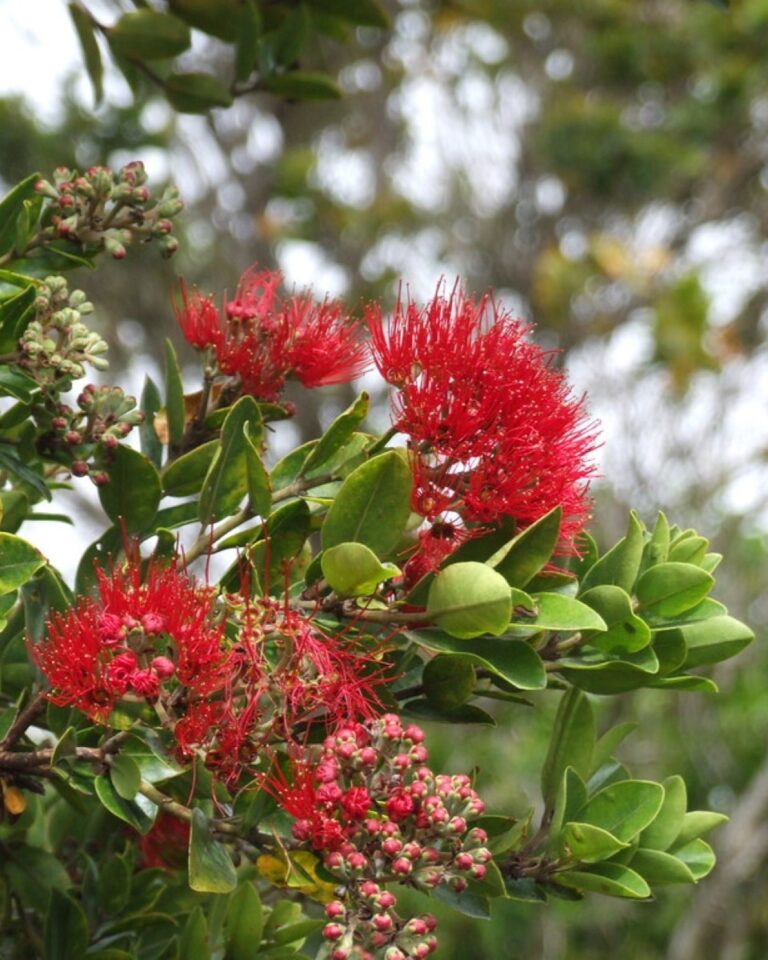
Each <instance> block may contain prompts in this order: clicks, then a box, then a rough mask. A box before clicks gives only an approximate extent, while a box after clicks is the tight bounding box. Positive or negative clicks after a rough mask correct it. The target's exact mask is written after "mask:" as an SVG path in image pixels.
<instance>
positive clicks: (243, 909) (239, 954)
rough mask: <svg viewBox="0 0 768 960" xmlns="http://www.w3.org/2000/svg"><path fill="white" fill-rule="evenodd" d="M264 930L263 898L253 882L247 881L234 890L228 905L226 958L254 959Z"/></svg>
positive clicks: (227, 959) (225, 925) (226, 959)
mask: <svg viewBox="0 0 768 960" xmlns="http://www.w3.org/2000/svg"><path fill="white" fill-rule="evenodd" d="M263 930H264V911H263V910H262V906H261V899H260V898H259V894H258V892H257V891H256V888H255V887H254V886H253V884H252V883H249V882H247V881H246V882H245V883H242V884H240V886H239V887H238V888H237V890H236V891H235V892H234V894H233V895H232V898H231V900H230V901H229V906H228V907H227V916H226V919H225V920H224V940H225V943H226V953H225V955H224V960H252V958H253V956H254V949H257V945H258V944H259V943H260V942H261V935H262V932H263Z"/></svg>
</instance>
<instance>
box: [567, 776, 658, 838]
mask: <svg viewBox="0 0 768 960" xmlns="http://www.w3.org/2000/svg"><path fill="white" fill-rule="evenodd" d="M663 802H664V788H663V787H662V785H661V784H660V783H652V782H651V781H650V780H621V781H619V782H618V783H612V784H611V785H610V786H607V787H604V788H603V789H602V790H600V791H599V792H598V793H596V794H595V795H594V796H593V797H592V798H591V799H590V800H589V801H588V802H587V804H586V806H584V807H582V809H581V810H580V811H579V813H578V817H579V820H580V821H583V822H584V823H592V824H594V825H595V826H597V827H602V828H603V830H607V831H608V832H609V833H612V834H613V835H614V836H615V837H617V838H618V839H619V840H624V841H630V840H632V839H633V838H634V837H636V836H637V835H638V834H639V833H640V831H641V830H644V829H645V828H646V827H647V826H648V824H649V823H651V822H652V821H653V819H654V817H655V816H656V815H657V813H658V812H659V810H660V809H661V805H662V803H663Z"/></svg>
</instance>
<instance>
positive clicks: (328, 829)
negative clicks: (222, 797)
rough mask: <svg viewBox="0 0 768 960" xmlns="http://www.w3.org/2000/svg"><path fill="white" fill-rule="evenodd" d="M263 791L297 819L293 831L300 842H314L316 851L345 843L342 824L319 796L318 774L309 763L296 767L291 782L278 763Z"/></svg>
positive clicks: (265, 782)
mask: <svg viewBox="0 0 768 960" xmlns="http://www.w3.org/2000/svg"><path fill="white" fill-rule="evenodd" d="M262 788H263V789H264V790H266V792H267V793H268V794H270V796H272V797H274V798H275V800H276V801H277V803H278V805H279V806H280V808H281V809H282V810H285V812H286V813H289V814H290V815H291V816H292V817H294V818H295V819H296V823H295V824H293V827H292V831H293V835H294V837H296V839H297V840H311V842H312V846H313V847H314V848H315V849H316V850H328V851H331V850H337V849H338V848H339V847H340V846H341V844H342V843H343V842H344V838H345V834H344V830H343V828H342V826H341V824H340V823H339V822H338V821H337V820H334V818H333V817H331V816H329V814H328V813H327V812H326V809H327V804H324V803H322V801H321V800H320V799H319V798H318V796H317V788H316V786H315V773H314V770H313V768H312V767H311V766H310V765H309V764H308V763H305V762H302V761H299V762H296V763H294V764H292V766H291V780H290V781H289V780H288V779H287V777H286V775H285V773H284V772H283V771H282V769H281V768H280V767H279V766H278V765H277V764H275V766H274V769H273V771H272V773H271V774H270V775H269V777H267V778H266V779H265V780H264V781H263V782H262Z"/></svg>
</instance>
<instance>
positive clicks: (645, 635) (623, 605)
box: [579, 584, 651, 656]
mask: <svg viewBox="0 0 768 960" xmlns="http://www.w3.org/2000/svg"><path fill="white" fill-rule="evenodd" d="M579 599H580V600H581V602H582V603H586V604H587V606H589V607H591V608H592V609H593V610H594V611H595V612H596V613H598V614H599V615H600V616H601V617H602V619H603V620H604V621H605V623H606V626H607V627H608V629H607V630H606V631H604V632H600V633H594V634H590V635H589V636H588V637H587V638H586V640H587V642H588V643H591V644H592V646H594V647H597V649H598V650H600V651H602V652H603V653H606V654H608V655H610V656H621V655H622V654H625V653H636V652H637V651H638V650H642V649H643V647H646V646H648V644H649V643H650V642H651V630H650V627H649V626H648V625H647V624H646V623H645V621H644V620H641V619H640V617H638V616H635V613H634V611H633V610H632V599H631V598H630V596H629V594H628V593H626V591H624V590H622V589H621V587H617V586H614V585H612V584H604V585H603V586H600V587H593V588H592V589H591V590H587V591H586V592H585V593H582V594H581V596H580V598H579Z"/></svg>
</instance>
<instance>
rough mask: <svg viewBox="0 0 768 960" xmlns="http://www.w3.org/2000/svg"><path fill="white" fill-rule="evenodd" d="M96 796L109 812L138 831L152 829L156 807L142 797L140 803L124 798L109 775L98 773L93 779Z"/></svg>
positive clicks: (142, 831) (144, 831)
mask: <svg viewBox="0 0 768 960" xmlns="http://www.w3.org/2000/svg"><path fill="white" fill-rule="evenodd" d="M94 788H95V790H96V796H97V797H98V798H99V800H100V801H101V803H102V805H103V806H104V807H105V808H106V809H107V810H109V812H110V813H111V814H112V815H113V816H115V817H118V818H119V819H120V820H124V821H125V822H126V823H127V824H129V825H130V826H131V827H133V829H134V830H138V832H139V833H148V832H149V831H150V830H151V829H152V825H153V824H154V822H155V817H156V816H157V807H156V806H155V805H154V804H151V803H150V802H149V801H145V800H144V799H143V798H142V801H141V805H139V803H138V802H136V801H134V800H125V799H124V798H123V797H121V796H120V794H119V793H118V792H117V790H116V789H115V787H114V784H113V783H112V781H111V780H110V779H109V777H107V776H104V774H99V775H98V776H97V777H96V779H95V780H94Z"/></svg>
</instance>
